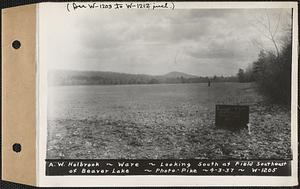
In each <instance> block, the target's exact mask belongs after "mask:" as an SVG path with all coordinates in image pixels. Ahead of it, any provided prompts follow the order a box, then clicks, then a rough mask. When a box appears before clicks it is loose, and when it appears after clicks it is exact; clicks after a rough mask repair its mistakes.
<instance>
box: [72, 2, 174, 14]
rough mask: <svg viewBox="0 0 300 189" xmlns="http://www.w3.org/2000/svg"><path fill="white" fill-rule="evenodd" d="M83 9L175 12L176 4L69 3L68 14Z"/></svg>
mask: <svg viewBox="0 0 300 189" xmlns="http://www.w3.org/2000/svg"><path fill="white" fill-rule="evenodd" d="M83 9H114V10H120V9H147V10H157V9H169V10H174V9H175V4H174V3H173V2H145V3H143V2H116V3H113V2H92V3H87V2H86V3H78V2H73V3H67V4H66V10H67V11H68V12H75V11H79V10H83Z"/></svg>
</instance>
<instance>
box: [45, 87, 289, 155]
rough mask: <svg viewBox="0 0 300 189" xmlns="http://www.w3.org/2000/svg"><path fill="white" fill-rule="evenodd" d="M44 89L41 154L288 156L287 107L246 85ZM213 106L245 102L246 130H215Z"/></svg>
mask: <svg viewBox="0 0 300 189" xmlns="http://www.w3.org/2000/svg"><path fill="white" fill-rule="evenodd" d="M52 90H53V93H52V94H51V95H50V99H49V105H50V110H51V111H50V113H49V119H48V147H47V148H48V150H47V158H72V159H73V158H74V159H76V158H82V159H85V158H87V159H88V158H90V159H95V158H97V159H119V158H126V159H167V158H176V159H190V158H192V159H289V158H291V151H290V113H289V111H288V110H286V109H283V108H281V107H279V106H276V105H270V104H269V105H268V104H266V103H264V102H263V99H262V97H261V96H259V95H258V94H257V93H256V92H255V90H254V87H253V85H252V84H250V83H243V84H241V83H216V84H213V85H212V86H211V87H207V86H206V85H203V84H182V85H180V84H179V85H178V84H177V85H140V86H82V87H74V86H73V87H58V88H52ZM215 104H248V105H249V106H250V123H251V128H252V133H251V135H249V133H248V131H247V130H242V131H240V132H231V131H227V130H222V129H217V128H216V127H215V125H214V118H215V112H214V111H215V109H214V108H215Z"/></svg>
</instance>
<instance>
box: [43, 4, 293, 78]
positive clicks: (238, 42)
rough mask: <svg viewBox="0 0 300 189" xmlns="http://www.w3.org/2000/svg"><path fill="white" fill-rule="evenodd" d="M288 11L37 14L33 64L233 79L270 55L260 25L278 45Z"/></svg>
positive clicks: (56, 10)
mask: <svg viewBox="0 0 300 189" xmlns="http://www.w3.org/2000/svg"><path fill="white" fill-rule="evenodd" d="M289 15H290V10H289V9H259V10H258V9H179V10H173V11H172V10H156V11H149V10H119V11H114V10H110V11H108V10H97V11H78V12H71V13H68V12H67V11H66V9H65V4H59V5H58V4H56V5H55V6H53V5H52V6H50V7H47V6H46V8H43V9H41V12H40V22H39V24H40V26H39V30H40V31H39V35H40V42H39V44H40V60H41V61H42V62H45V63H46V64H47V65H48V68H49V69H68V70H99V71H114V72H125V73H138V74H151V75H160V74H165V73H168V72H171V71H180V72H185V73H189V74H194V75H199V76H211V75H224V76H227V75H233V74H236V73H237V70H238V68H246V67H247V66H248V65H249V64H251V63H252V62H253V61H254V60H255V59H256V58H257V54H258V52H259V50H260V47H263V48H266V49H273V46H272V44H271V43H270V41H269V40H268V39H267V38H266V37H265V36H264V34H266V33H267V30H266V28H264V26H263V24H266V25H268V24H269V22H268V20H269V21H270V27H271V30H272V31H275V29H276V27H277V23H278V20H279V26H278V29H277V32H276V33H277V34H276V39H277V40H278V42H280V41H282V39H284V35H285V33H286V29H287V28H288V25H289V24H290V22H291V20H290V16H289Z"/></svg>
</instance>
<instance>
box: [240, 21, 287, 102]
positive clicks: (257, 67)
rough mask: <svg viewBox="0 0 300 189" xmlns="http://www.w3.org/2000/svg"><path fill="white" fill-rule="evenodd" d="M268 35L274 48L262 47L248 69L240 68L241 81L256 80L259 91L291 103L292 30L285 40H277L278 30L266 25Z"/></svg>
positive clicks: (274, 100) (269, 96) (271, 98)
mask: <svg viewBox="0 0 300 189" xmlns="http://www.w3.org/2000/svg"><path fill="white" fill-rule="evenodd" d="M266 28H267V30H266V33H267V34H268V35H267V36H266V37H267V38H268V39H269V40H270V42H271V43H272V44H273V46H274V50H271V49H264V48H261V50H260V52H259V54H258V57H257V59H256V61H254V62H253V63H252V64H250V65H249V67H248V68H247V69H245V70H244V69H241V68H240V69H239V70H238V73H237V78H238V81H239V82H255V83H256V84H257V87H258V90H259V92H261V93H262V94H263V95H264V96H266V97H267V98H268V99H269V100H271V101H272V102H275V103H279V104H283V105H290V103H291V67H292V31H291V27H290V28H288V29H287V32H286V34H285V35H286V36H285V37H284V40H282V41H278V40H276V34H277V33H276V32H277V30H275V31H273V30H271V28H270V26H266Z"/></svg>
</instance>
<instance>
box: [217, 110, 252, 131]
mask: <svg viewBox="0 0 300 189" xmlns="http://www.w3.org/2000/svg"><path fill="white" fill-rule="evenodd" d="M248 123H249V106H245V105H243V106H242V105H216V126H217V127H219V128H224V129H228V130H232V131H235V130H239V129H243V128H247V124H248Z"/></svg>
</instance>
